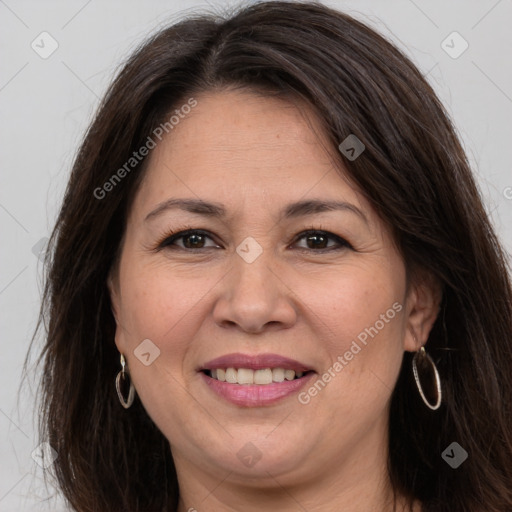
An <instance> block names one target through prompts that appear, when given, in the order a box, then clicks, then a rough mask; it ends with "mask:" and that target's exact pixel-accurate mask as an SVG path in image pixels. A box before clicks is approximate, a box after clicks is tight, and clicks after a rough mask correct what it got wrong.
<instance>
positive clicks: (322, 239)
mask: <svg viewBox="0 0 512 512" xmlns="http://www.w3.org/2000/svg"><path fill="white" fill-rule="evenodd" d="M302 239H305V240H306V244H307V246H308V247H305V248H303V249H305V250H312V251H313V252H322V251H323V252H325V251H332V250H340V249H343V248H350V249H352V246H351V245H350V244H349V243H348V242H347V241H346V240H345V239H343V238H341V237H340V236H338V235H335V234H334V233H329V232H328V231H321V230H318V229H309V230H307V231H304V232H303V233H301V235H300V236H299V237H298V238H296V240H295V243H296V242H297V241H299V240H302ZM329 240H334V241H335V244H334V246H332V245H331V246H328V245H327V244H328V242H329Z"/></svg>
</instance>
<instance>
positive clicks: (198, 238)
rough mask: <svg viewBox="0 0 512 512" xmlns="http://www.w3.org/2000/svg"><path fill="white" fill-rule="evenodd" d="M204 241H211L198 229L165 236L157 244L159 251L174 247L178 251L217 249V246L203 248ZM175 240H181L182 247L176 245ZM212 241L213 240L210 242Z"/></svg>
mask: <svg viewBox="0 0 512 512" xmlns="http://www.w3.org/2000/svg"><path fill="white" fill-rule="evenodd" d="M206 239H210V240H212V238H211V237H210V236H208V234H207V233H206V232H205V231H202V230H200V229H188V230H186V231H180V232H178V233H175V234H171V235H170V236H169V235H167V236H166V237H165V239H164V240H163V241H162V242H160V243H159V244H158V248H159V249H163V248H170V247H171V246H176V247H178V248H179V249H185V250H187V249H192V250H193V249H196V250H200V249H208V248H210V247H218V245H216V244H215V245H214V246H205V245H204V244H205V241H206ZM177 240H182V241H183V242H182V243H183V245H179V244H176V243H175V242H176V241H177ZM212 241H213V240H212Z"/></svg>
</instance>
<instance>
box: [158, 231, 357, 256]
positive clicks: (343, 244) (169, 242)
mask: <svg viewBox="0 0 512 512" xmlns="http://www.w3.org/2000/svg"><path fill="white" fill-rule="evenodd" d="M189 235H203V236H206V237H208V238H210V240H213V239H212V237H211V236H210V234H209V233H208V231H204V230H202V229H194V228H192V227H190V226H186V227H185V229H183V230H180V231H171V232H168V233H166V234H165V236H164V237H163V238H162V239H161V240H160V241H159V242H158V244H157V246H156V249H155V250H156V251H160V250H162V249H166V248H170V247H174V248H177V249H178V250H182V251H191V252H203V251H206V250H208V249H213V247H200V248H198V249H188V248H186V247H179V246H173V244H174V242H175V241H176V240H179V239H181V238H185V237H186V236H189ZM312 235H322V236H324V237H327V238H330V239H332V240H335V241H336V242H337V243H338V244H339V246H338V247H327V248H324V249H308V248H304V247H301V248H300V249H299V250H302V251H309V252H320V253H325V252H330V251H333V250H334V251H336V250H338V251H339V250H341V249H347V248H348V249H352V250H354V248H353V247H352V245H351V244H350V243H349V242H348V241H347V240H345V239H344V238H342V237H340V236H338V235H335V234H334V233H330V232H329V231H324V230H322V228H321V227H320V228H315V227H314V226H311V227H308V228H307V229H306V230H305V231H302V232H301V233H299V236H297V237H295V239H294V240H293V242H292V243H296V242H298V241H299V240H302V239H303V238H306V237H308V236H312Z"/></svg>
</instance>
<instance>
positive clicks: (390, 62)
mask: <svg viewBox="0 0 512 512" xmlns="http://www.w3.org/2000/svg"><path fill="white" fill-rule="evenodd" d="M225 87H243V88H248V89H253V90H258V91H266V93H268V94H272V93H276V94H279V95H283V96H284V97H296V96H299V97H300V98H301V99H303V100H304V101H306V102H307V103H308V104H309V105H310V106H311V108H312V109H313V110H314V111H315V112H316V113H317V115H318V116H319V118H320V119H321V120H322V121H323V124H324V127H325V133H326V135H327V136H328V138H329V140H330V141H331V142H332V145H333V148H336V147H337V146H338V145H339V144H340V142H341V141H343V140H344V139H345V138H346V137H347V136H348V135H350V134H355V135H356V136H357V137H358V138H359V139H360V140H361V141H362V142H363V143H364V145H365V147H366V150H365V151H364V153H363V154H362V155H361V156H360V157H359V158H357V159H356V160H354V161H350V160H348V159H344V157H343V156H342V155H341V153H339V154H338V157H339V159H340V162H341V161H342V160H343V164H344V166H345V168H346V169H347V171H348V173H349V175H350V177H351V178H352V179H353V180H354V182H355V183H356V184H357V185H358V186H359V187H360V189H361V190H362V191H363V193H364V194H365V195H366V197H367V198H368V200H369V201H370V202H371V204H372V205H373V207H374V208H375V210H376V211H377V213H378V214H379V215H380V216H381V217H382V219H384V220H385V221H387V222H388V223H389V225H391V226H392V227H393V231H394V234H395V238H396V242H397V245H398V247H399V248H400V251H401V253H402V255H403V258H404V261H405V263H406V265H407V268H408V269H421V270H422V271H424V272H427V273H429V274H431V275H432V276H434V277H435V278H436V279H437V280H438V281H439V282H440V283H442V287H443V299H442V304H441V309H440V313H439V316H438V319H437V321H436V323H435V325H434V327H433V330H432V332H431V334H430V337H429V340H428V343H427V347H426V348H427V350H428V352H429V354H430V355H431V356H432V357H433V359H434V361H435V363H436V365H437V368H438V370H439V373H440V375H441V379H442V387H443V405H442V406H441V408H440V409H439V410H437V411H435V412H433V411H430V410H429V409H427V408H426V407H425V406H424V404H423V403H422V402H421V400H420V398H419V396H418V393H417V390H416V388H415V385H414V381H413V380H412V379H411V365H410V363H411V354H409V353H406V354H405V355H404V360H403V366H402V369H401V373H400V376H399V379H398V382H397V385H396V388H395V390H394V392H393V395H392V402H391V413H390V427H389V439H390V441H389V443H390V444H389V473H390V477H391V481H392V484H393V487H394V489H395V491H396V492H400V493H402V494H403V495H405V496H407V497H409V498H410V499H411V500H412V499H417V500H420V501H421V503H422V505H423V510H424V511H426V512H434V511H435V512H444V511H446V512H448V511H449V512H477V511H478V512H482V511H484V510H485V512H505V511H508V512H510V511H511V510H512V462H511V461H512V378H511V376H512V340H511V333H512V305H511V304H512V301H511V297H512V294H511V286H510V281H509V274H508V269H507V265H506V260H505V257H504V253H503V251H502V249H501V248H500V245H499V243H498V241H497V238H496V236H495V234H494V231H493V229H492V227H491V225H490V222H489V220H488V217H487V214H486V212H485V209H484V206H483V204H482V200H481V197H480V195H479V192H478V190H477V187H476V185H475V181H474V178H473V176H472V174H471V171H470V167H469V164H468V161H467V159H466V156H465V154H464V152H463V149H462V147H461V144H460V143H459V141H458V139H457V136H456V134H455V131H454V128H453V126H452V124H451V122H450V120H449V117H448V115H447V113H446V112H445V110H444V108H443V106H442V105H441V104H440V102H439V101H438V99H437V98H436V96H435V94H434V92H433V90H432V88H431V87H430V86H429V84H428V83H427V82H426V80H425V79H424V78H423V76H422V75H421V73H420V72H419V71H418V69H416V67H415V66H414V65H413V64H412V63H411V62H410V61H409V59H408V58H407V57H405V56H404V55H403V54H402V53H401V52H400V51H399V50H398V49H397V48H395V47H394V46H393V45H392V44H390V43H389V42H388V41H387V40H385V39H384V38H383V37H382V36H380V35H378V34H377V33H376V32H374V31H373V30H371V29H370V28H368V27H367V26H365V25H364V24H363V23H361V22H359V21H356V20H354V19H353V18H351V17H350V16H348V15H345V14H342V13H340V12H337V11H335V10H331V9H329V8H327V7H324V6H322V5H319V4H317V3H302V2H278V1H276V2H264V3H257V4H254V5H251V6H249V7H245V8H241V9H239V10H238V11H237V12H235V13H232V14H230V15H228V16H226V17H225V18H223V17H222V16H218V15H210V14H208V15H202V16H196V17H193V18H188V19H186V20H183V21H181V22H179V23H176V24H174V25H172V26H169V27H168V28H165V29H164V30H161V31H160V32H158V33H157V34H156V35H154V36H153V37H151V38H150V39H149V40H148V41H146V42H145V43H144V44H143V45H142V46H141V47H140V48H139V49H138V50H137V51H136V52H135V53H134V54H133V56H132V57H131V58H130V59H129V60H128V62H127V63H126V64H125V66H124V67H123V69H122V70H121V72H120V73H119V75H118V76H117V77H116V78H115V80H114V81H113V83H112V85H111V86H110V88H109V90H108V92H107V94H106V96H105V98H104V100H103V101H102V103H101V105H100V107H99V110H98V112H97V114H96V117H95V119H94V121H93V123H92V124H91V126H90V128H89V130H88V132H87V134H86V136H85V138H84V140H83V143H82V145H81V147H80V150H79V153H78V155H77V157H76V160H75V163H74V166H73V170H72V173H71V177H70V179H69V183H68V187H67V190H66V193H65V198H64V201H63V205H62V208H61V210H60V214H59V216H58V220H57V223H56V226H55V229H54V231H53V234H52V236H51V239H50V245H49V250H48V252H47V268H48V275H47V280H46V287H45V292H44V301H43V307H42V311H41V320H40V325H41V324H42V323H43V321H45V323H46V324H47V327H46V330H47V333H46V343H45V347H44V351H43V353H42V354H41V360H42V361H44V367H43V376H42V381H41V385H42V405H41V432H42V436H43V437H44V438H45V439H48V440H49V442H50V444H51V445H52V446H53V448H54V449H55V450H56V451H57V452H58V453H59V458H58V459H57V460H56V461H55V464H54V470H55V474H56V477H57V479H58V482H59V484H60V487H61V489H62V491H63V494H64V496H65V497H66V498H67V500H68V501H69V503H70V504H71V506H72V507H73V508H74V509H75V510H77V511H80V512H85V511H99V510H101V511H102V512H114V511H116V512H117V511H120V510H129V511H130V512H136V511H140V512H142V511H144V512H146V511H156V510H176V506H177V502H178V492H179V490H178V485H177V479H176V472H175V468H174V465H173V459H172V454H171V451H170V448H169V443H168V442H167V440H166V439H165V437H164V436H163V434H162V433H161V432H160V431H159V430H158V429H157V428H156V426H155V425H154V424H153V422H152V421H151V419H150V418H149V416H148V415H147V413H146V412H145V410H144V407H143V405H142V404H141V402H140V401H139V400H138V399H136V401H135V403H134V405H133V407H132V408H131V409H129V410H128V411H126V410H124V409H123V408H122V407H121V406H120V404H119V402H118V398H117V396H116V392H115V389H114V378H115V375H116V373H117V372H118V371H119V353H118V351H117V350H116V347H115V344H114V331H115V322H114V319H113V315H112V311H111V306H110V299H109V293H108V289H107V284H106V283H107V278H108V276H109V272H110V271H111V269H112V266H113V264H114V262H115V258H116V255H117V253H118V251H119V247H120V241H121V238H122V235H123V232H124V229H125V222H126V217H127V212H128V210H129V208H130V205H131V201H132V199H133V197H134V194H135V192H136V190H137V186H138V184H139V183H140V180H141V177H142V176H143V173H144V170H145V167H146V161H147V159H144V160H142V161H141V162H140V164H138V165H137V166H136V168H134V169H133V170H131V172H129V173H125V174H126V175H123V179H121V180H118V181H116V182H115V184H114V185H112V186H111V187H109V190H108V194H105V195H104V196H103V197H101V198H98V197H97V196H98V195H102V194H99V193H98V192H97V190H98V187H100V188H101V187H102V186H103V184H105V183H106V182H108V181H109V180H110V179H111V178H112V175H113V174H115V173H116V171H117V170H118V169H120V168H122V167H123V165H125V164H126V162H127V161H128V159H129V158H130V157H131V156H132V154H133V152H134V151H137V149H138V148H140V147H141V146H143V145H144V144H145V143H146V141H147V137H148V136H150V135H151V133H152V132H153V130H154V129H155V128H156V127H157V126H158V125H159V124H160V123H162V122H163V121H164V120H165V119H166V117H168V116H169V112H170V111H171V110H172V109H174V108H177V107H178V106H179V105H181V104H183V103H185V102H186V100H187V99H188V98H190V97H192V96H194V95H198V94H199V93H200V92H201V91H207V90H213V89H222V88H225ZM95 191H96V194H95ZM454 441H455V442H457V443H458V444H459V445H460V446H462V447H463V448H464V449H465V451H466V452H467V453H468V459H467V460H466V461H465V462H464V463H463V464H462V465H460V467H458V468H457V469H453V468H452V467H450V466H449V465H448V464H447V463H446V462H445V460H443V457H442V456H441V455H442V452H443V451H444V450H445V448H446V447H447V446H449V445H450V444H451V443H452V442H454Z"/></svg>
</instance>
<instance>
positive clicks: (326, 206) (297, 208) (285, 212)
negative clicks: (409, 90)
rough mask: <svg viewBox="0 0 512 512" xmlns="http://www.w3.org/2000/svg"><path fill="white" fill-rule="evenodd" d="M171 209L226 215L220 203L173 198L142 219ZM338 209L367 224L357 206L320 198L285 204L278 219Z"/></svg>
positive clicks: (222, 217)
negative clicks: (352, 214)
mask: <svg viewBox="0 0 512 512" xmlns="http://www.w3.org/2000/svg"><path fill="white" fill-rule="evenodd" d="M173 209H179V210H184V211H187V212H190V213H195V214H197V215H203V216H205V217H213V218H220V219H224V218H225V217H226V208H225V207H224V205H223V204H222V203H217V202H206V201H203V200H201V199H194V198H173V199H168V200H166V201H164V202H162V203H160V204H159V205H158V206H157V207H156V208H155V209H154V210H152V211H151V212H150V213H148V215H147V216H146V218H145V219H144V220H145V221H148V220H151V219H153V218H155V217H157V216H159V215H160V214H162V213H163V212H165V211H168V210H173ZM340 210H341V211H348V212H352V213H355V214H356V215H357V216H359V217H360V218H361V219H362V220H363V221H364V222H365V223H367V224H368V219H367V218H366V215H365V214H364V213H363V212H362V211H361V210H360V209H359V208H357V206H355V205H353V204H351V203H347V202H345V201H325V200H321V199H310V200H304V201H297V202H295V203H290V204H288V205H286V206H285V207H284V208H282V210H281V211H280V213H279V221H281V220H283V219H292V218H297V217H303V216H306V215H314V214H316V213H324V212H330V211H340Z"/></svg>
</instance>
